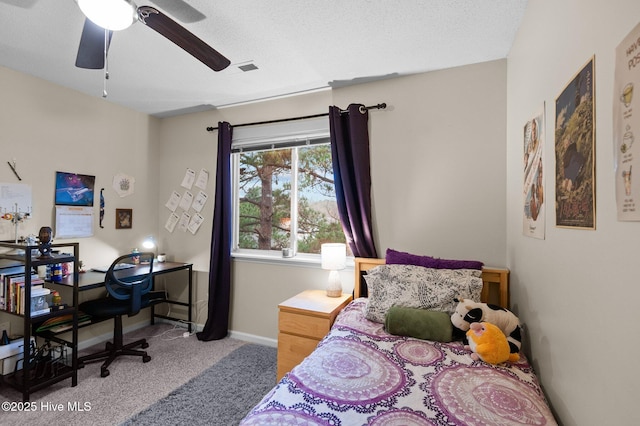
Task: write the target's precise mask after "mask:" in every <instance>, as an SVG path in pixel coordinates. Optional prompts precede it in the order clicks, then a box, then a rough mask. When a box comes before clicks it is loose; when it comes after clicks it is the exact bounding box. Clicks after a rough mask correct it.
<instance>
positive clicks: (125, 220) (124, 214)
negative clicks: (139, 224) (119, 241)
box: [116, 209, 133, 229]
mask: <svg viewBox="0 0 640 426" xmlns="http://www.w3.org/2000/svg"><path fill="white" fill-rule="evenodd" d="M132 226H133V210H132V209H116V229H131V227H132Z"/></svg>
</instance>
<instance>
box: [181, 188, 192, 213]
mask: <svg viewBox="0 0 640 426" xmlns="http://www.w3.org/2000/svg"><path fill="white" fill-rule="evenodd" d="M192 201H193V194H192V193H191V192H189V191H184V194H183V195H182V200H180V206H179V207H180V208H181V209H182V210H189V208H190V207H191V202H192Z"/></svg>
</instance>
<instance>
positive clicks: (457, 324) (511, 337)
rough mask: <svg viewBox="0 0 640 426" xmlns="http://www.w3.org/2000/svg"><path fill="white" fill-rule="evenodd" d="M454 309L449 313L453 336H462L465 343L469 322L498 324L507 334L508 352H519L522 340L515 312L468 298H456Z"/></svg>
mask: <svg viewBox="0 0 640 426" xmlns="http://www.w3.org/2000/svg"><path fill="white" fill-rule="evenodd" d="M455 300H456V302H458V306H456V310H455V311H454V313H453V314H452V315H451V323H452V324H453V327H454V333H453V334H454V336H456V337H462V339H463V340H464V342H465V344H466V343H467V335H466V334H465V333H466V332H467V330H469V328H470V325H471V323H474V322H490V323H491V324H493V325H496V326H498V328H499V329H500V330H501V331H502V333H503V334H504V335H505V336H507V341H508V342H509V348H510V352H511V353H512V354H517V353H519V352H520V346H521V344H522V343H521V342H522V336H521V329H520V320H519V319H518V317H517V316H515V314H514V313H513V312H511V311H509V310H507V309H504V308H501V307H500V306H496V305H491V304H488V303H478V302H474V301H473V300H470V299H463V298H457V299H455Z"/></svg>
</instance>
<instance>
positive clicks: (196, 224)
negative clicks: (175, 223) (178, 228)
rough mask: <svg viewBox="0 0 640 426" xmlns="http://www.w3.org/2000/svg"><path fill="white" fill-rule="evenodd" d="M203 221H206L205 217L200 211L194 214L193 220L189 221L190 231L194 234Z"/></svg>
mask: <svg viewBox="0 0 640 426" xmlns="http://www.w3.org/2000/svg"><path fill="white" fill-rule="evenodd" d="M202 222H204V217H202V216H201V215H200V214H199V213H196V214H194V215H193V217H191V221H190V222H189V231H190V232H191V233H192V234H195V233H196V232H198V229H199V228H200V225H202Z"/></svg>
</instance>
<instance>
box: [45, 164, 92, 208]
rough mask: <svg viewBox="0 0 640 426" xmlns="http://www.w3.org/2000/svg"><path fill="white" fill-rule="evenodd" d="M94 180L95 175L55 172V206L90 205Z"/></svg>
mask: <svg viewBox="0 0 640 426" xmlns="http://www.w3.org/2000/svg"><path fill="white" fill-rule="evenodd" d="M95 182H96V177H95V176H90V175H81V174H78V173H69V172H56V193H55V203H56V206H83V207H92V206H93V188H94V186H95Z"/></svg>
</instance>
